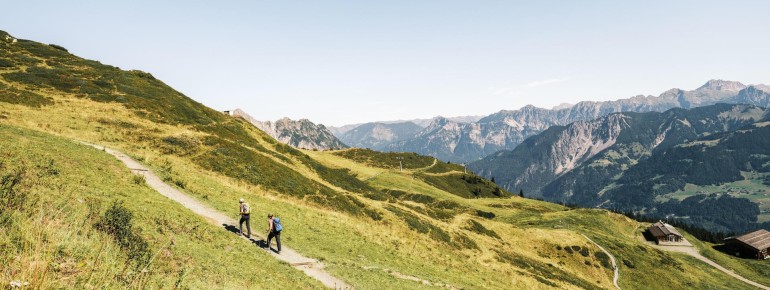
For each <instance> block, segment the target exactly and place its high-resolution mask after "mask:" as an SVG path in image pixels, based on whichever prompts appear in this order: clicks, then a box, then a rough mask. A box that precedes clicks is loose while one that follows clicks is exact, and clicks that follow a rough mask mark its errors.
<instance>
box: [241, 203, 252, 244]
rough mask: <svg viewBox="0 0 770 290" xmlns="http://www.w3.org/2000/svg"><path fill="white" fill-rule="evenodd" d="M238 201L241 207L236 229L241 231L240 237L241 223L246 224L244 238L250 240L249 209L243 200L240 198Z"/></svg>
mask: <svg viewBox="0 0 770 290" xmlns="http://www.w3.org/2000/svg"><path fill="white" fill-rule="evenodd" d="M239 201H240V203H241V206H240V214H241V220H240V222H239V225H238V229H239V230H240V231H241V232H240V235H241V236H242V235H243V222H246V230H248V233H247V234H246V238H251V221H250V220H251V218H250V214H251V207H250V206H249V204H248V203H245V202H244V201H243V198H241V200H239Z"/></svg>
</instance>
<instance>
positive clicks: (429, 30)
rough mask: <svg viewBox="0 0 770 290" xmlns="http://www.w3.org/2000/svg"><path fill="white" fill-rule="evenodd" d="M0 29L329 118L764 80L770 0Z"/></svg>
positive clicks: (151, 13)
mask: <svg viewBox="0 0 770 290" xmlns="http://www.w3.org/2000/svg"><path fill="white" fill-rule="evenodd" d="M0 6H2V10H3V13H2V14H3V16H2V17H0V30H4V31H6V32H8V33H10V34H11V35H13V36H15V37H17V38H22V39H30V40H35V41H39V42H44V43H54V44H58V45H61V46H64V47H66V48H67V49H68V50H69V51H70V52H71V53H74V54H76V55H78V56H81V57H84V58H87V59H94V60H98V61H101V62H102V63H105V64H111V65H114V66H118V67H120V68H122V69H139V70H143V71H147V72H150V73H152V74H153V75H154V76H155V77H156V78H159V79H161V80H163V81H164V82H166V83H167V84H169V85H170V86H172V87H174V88H175V89H177V90H178V91H180V92H182V93H184V94H185V95H187V96H189V97H191V98H193V99H195V100H196V101H199V102H201V103H203V104H205V105H207V106H209V107H211V108H214V109H217V110H227V109H233V108H242V109H244V110H246V111H247V112H248V113H249V114H251V115H252V116H254V117H255V118H257V119H260V120H276V119H279V118H282V117H290V118H292V119H299V118H307V119H310V120H311V121H313V122H316V123H322V124H325V125H327V126H340V125H344V124H352V123H362V122H369V121H385V120H404V119H415V118H430V117H434V116H438V115H441V116H447V117H450V116H463V115H487V114H490V113H494V112H497V111H500V110H513V109H518V108H520V107H522V106H524V105H527V104H532V105H535V106H538V107H544V108H551V107H553V106H556V105H559V104H561V103H576V102H579V101H586V100H593V101H601V100H615V99H620V98H627V97H631V96H634V95H640V94H643V95H659V94H660V93H662V92H664V91H666V90H668V89H670V88H682V89H695V88H697V87H699V86H700V85H702V84H703V83H705V82H706V81H707V80H709V79H725V80H736V81H741V82H743V83H745V84H756V83H765V84H767V83H770V53H768V49H769V48H770V25H769V24H768V22H767V15H768V12H770V1H719V2H718V1H451V0H441V1H414V0H412V1H378V0H372V1H353V0H350V1H318V0H316V1H289V0H284V1H228V0H225V1H144V0H133V1H37V0H25V1H8V0H3V4H2V5H0Z"/></svg>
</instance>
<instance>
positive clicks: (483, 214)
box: [476, 210, 495, 220]
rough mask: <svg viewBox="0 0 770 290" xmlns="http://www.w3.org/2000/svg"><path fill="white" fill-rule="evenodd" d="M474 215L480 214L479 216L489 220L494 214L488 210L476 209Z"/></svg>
mask: <svg viewBox="0 0 770 290" xmlns="http://www.w3.org/2000/svg"><path fill="white" fill-rule="evenodd" d="M476 215H477V216H480V217H483V218H485V219H490V220H491V219H493V218H495V214H494V213H492V212H488V211H483V210H476Z"/></svg>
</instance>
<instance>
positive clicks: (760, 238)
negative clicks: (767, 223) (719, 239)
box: [725, 230, 770, 260]
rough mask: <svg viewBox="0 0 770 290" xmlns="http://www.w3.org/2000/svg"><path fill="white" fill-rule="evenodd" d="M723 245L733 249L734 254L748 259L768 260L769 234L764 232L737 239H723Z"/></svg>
mask: <svg viewBox="0 0 770 290" xmlns="http://www.w3.org/2000/svg"><path fill="white" fill-rule="evenodd" d="M725 244H727V245H728V246H732V247H734V248H735V249H736V250H737V251H736V253H742V254H744V255H746V256H748V257H751V256H754V257H756V258H757V259H760V260H762V259H768V258H770V254H768V252H770V250H768V248H770V232H768V231H766V230H757V231H753V232H750V233H747V234H744V235H741V236H737V237H729V238H727V239H725Z"/></svg>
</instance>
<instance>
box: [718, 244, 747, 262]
mask: <svg viewBox="0 0 770 290" xmlns="http://www.w3.org/2000/svg"><path fill="white" fill-rule="evenodd" d="M711 248H712V249H714V250H717V251H719V252H721V253H722V254H725V255H728V256H732V257H733V258H736V259H742V260H756V259H757V257H756V253H752V252H751V251H749V250H746V249H743V248H740V247H737V246H734V245H727V244H723V245H713V246H711Z"/></svg>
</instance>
